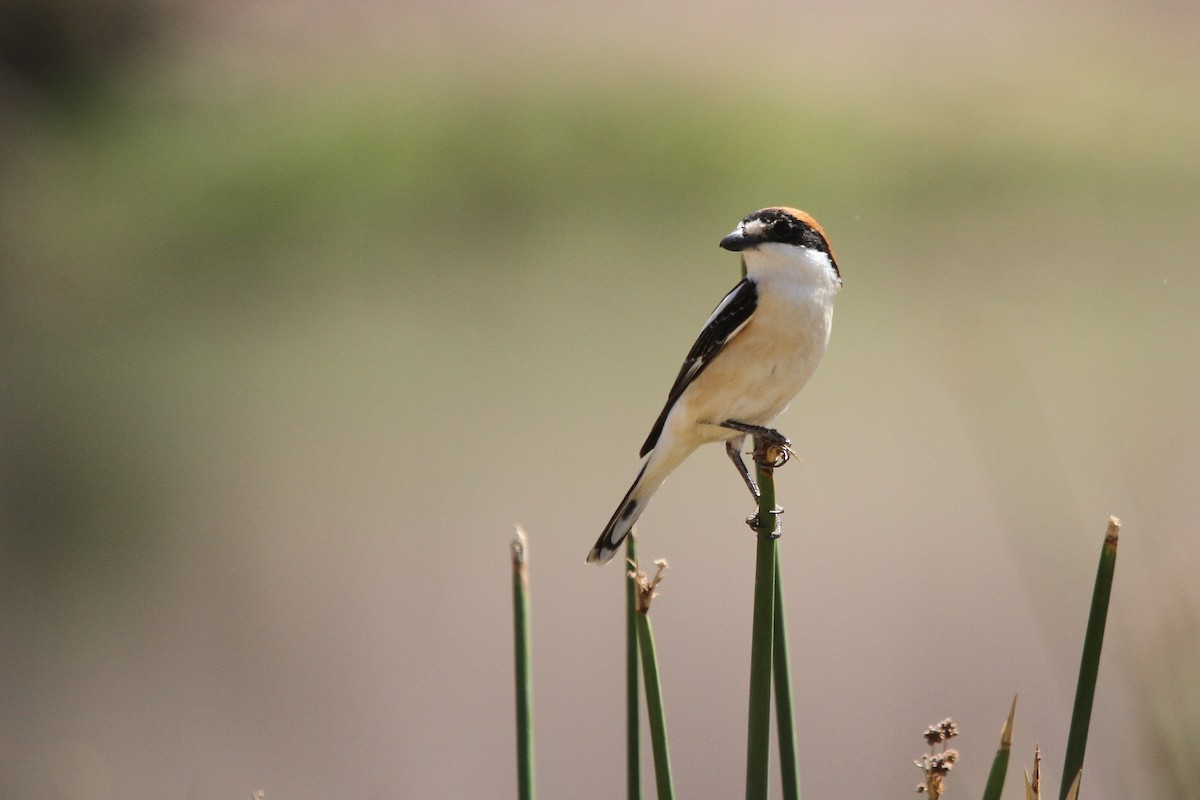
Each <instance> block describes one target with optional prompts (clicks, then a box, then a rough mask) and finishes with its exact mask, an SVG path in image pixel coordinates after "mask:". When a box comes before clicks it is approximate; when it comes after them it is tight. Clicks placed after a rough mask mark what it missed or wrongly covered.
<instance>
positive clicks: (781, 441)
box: [754, 431, 792, 469]
mask: <svg viewBox="0 0 1200 800" xmlns="http://www.w3.org/2000/svg"><path fill="white" fill-rule="evenodd" d="M755 442H756V446H755V448H754V463H756V464H758V465H759V466H760V467H763V468H765V469H778V468H779V467H782V466H783V465H784V464H786V463H787V462H788V461H789V460H790V459H791V457H792V443H791V441H790V440H789V439H788V438H787V437H786V436H784V435H783V434H782V433H779V432H778V431H770V432H768V433H763V434H760V435H759V436H758V437H757V438H756V439H755Z"/></svg>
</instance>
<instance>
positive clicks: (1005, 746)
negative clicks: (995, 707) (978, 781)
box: [983, 695, 1017, 800]
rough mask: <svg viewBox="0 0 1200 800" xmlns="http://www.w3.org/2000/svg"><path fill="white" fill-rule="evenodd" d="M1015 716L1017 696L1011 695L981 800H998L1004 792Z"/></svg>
mask: <svg viewBox="0 0 1200 800" xmlns="http://www.w3.org/2000/svg"><path fill="white" fill-rule="evenodd" d="M1016 716H1017V696H1016V695H1013V701H1012V708H1010V709H1009V710H1008V719H1006V720H1005V721H1004V726H1003V727H1001V728H1000V747H998V748H997V749H996V757H995V758H993V759H992V771H991V772H989V773H988V779H987V784H986V785H985V786H984V787H983V800H1000V794H1001V792H1003V791H1004V776H1005V775H1006V774H1007V773H1008V758H1009V756H1010V755H1011V754H1012V736H1013V720H1015V719H1016Z"/></svg>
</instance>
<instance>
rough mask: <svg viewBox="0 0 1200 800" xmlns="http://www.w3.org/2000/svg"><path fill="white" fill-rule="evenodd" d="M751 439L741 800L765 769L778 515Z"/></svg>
mask: <svg viewBox="0 0 1200 800" xmlns="http://www.w3.org/2000/svg"><path fill="white" fill-rule="evenodd" d="M767 456H769V454H763V453H762V450H761V447H760V446H759V441H758V439H757V437H756V438H755V447H754V461H755V465H756V466H757V472H758V476H757V477H758V488H759V491H760V493H761V494H760V495H759V498H758V553H757V563H756V565H755V568H754V621H753V625H752V629H751V636H752V642H751V645H750V714H749V717H750V720H749V730H748V733H747V737H746V800H766V798H767V792H768V789H769V778H770V767H771V660H772V655H771V653H772V639H773V637H774V632H775V562H776V559H777V557H778V549H779V539H778V535H779V534H778V528H777V525H778V521H779V518H778V515H777V514H775V513H772V512H774V510H775V470H774V468H773V467H771V466H770V464H772V463H774V459H770V460H768V457H767Z"/></svg>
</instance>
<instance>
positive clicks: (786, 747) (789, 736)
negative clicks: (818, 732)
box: [771, 553, 800, 800]
mask: <svg viewBox="0 0 1200 800" xmlns="http://www.w3.org/2000/svg"><path fill="white" fill-rule="evenodd" d="M783 608H784V606H783V584H782V583H781V582H780V580H779V555H778V553H776V556H775V640H774V642H773V646H772V648H771V650H772V661H773V662H774V669H773V674H774V678H775V733H776V738H777V739H778V741H779V775H780V777H781V778H782V781H783V798H784V800H800V769H799V767H798V765H797V757H796V721H795V719H794V718H793V716H792V667H791V663H790V661H789V658H788V644H787V620H786V618H785V617H784V613H783Z"/></svg>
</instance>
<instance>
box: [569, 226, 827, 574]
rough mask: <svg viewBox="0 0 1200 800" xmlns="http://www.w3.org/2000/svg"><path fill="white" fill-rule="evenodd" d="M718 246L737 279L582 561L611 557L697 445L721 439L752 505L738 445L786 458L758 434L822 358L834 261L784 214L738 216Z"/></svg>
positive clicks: (822, 242) (778, 439)
mask: <svg viewBox="0 0 1200 800" xmlns="http://www.w3.org/2000/svg"><path fill="white" fill-rule="evenodd" d="M720 246H721V247H722V248H724V249H725V250H729V251H732V252H735V253H739V254H740V255H741V258H742V264H743V266H744V277H743V278H742V280H741V281H740V282H739V283H738V284H737V285H736V286H734V287H733V289H731V290H730V291H729V293H728V294H726V295H725V297H724V299H723V300H721V302H720V303H718V304H717V307H716V308H715V309H714V310H713V312H712V314H710V315H709V317H708V321H707V322H705V323H704V327H703V328H702V329H701V331H700V335H699V336H698V337H697V338H696V343H695V344H693V345H692V348H691V350H689V351H688V354H687V356H686V358H684V361H683V366H682V367H680V369H679V374H678V376H677V377H676V378H675V383H674V384H672V386H671V390H670V392H668V394H667V402H666V404H665V405H664V406H663V409H662V412H661V413H660V414H659V415H658V419H656V420H655V421H654V425H653V426H652V427H651V429H650V435H649V436H647V437H646V441H645V443H644V444H643V445H642V449H641V452H640V455H641V456H642V457H643V461H642V465H641V469H639V470H638V474H637V478H636V479H634V481H633V485H632V486H630V487H629V491H628V492H626V493H625V497H623V498H622V499H621V502H620V504H619V505H618V506H617V509H616V511H614V512H613V515H612V518H611V519H610V520H609V521H608V524H607V525H606V526H605V527H604V532H603V533H601V534H600V538H599V539H597V540H596V544H595V546H593V547H592V550H591V552H590V553H588V557H587V560H588V562H589V563H598V564H606V563H608V562H609V561H610V560H611V559H612V557H613V555H614V554H615V553H616V551H617V549H618V548H619V547H620V546H621V542H623V541H624V540H625V537H626V536H628V535H629V531H630V530H631V529H632V528H633V525H634V523H635V522H637V519H638V517H639V516H641V514H642V512H643V511H645V510H646V505H647V503H649V502H650V498H651V497H652V496H653V495H654V493H655V492H657V491H658V489H659V487H661V486H662V484H663V482H664V481H665V480H666V479H667V477H668V476H669V475H670V474H671V473H672V472H673V471H674V470H675V468H676V467H678V466H679V465H680V464H682V463H683V462H684V460H685V459H687V457H688V456H690V455H691V454H692V453H693V452H694V451H695V450H696V449H697V448H698V447H700V445H702V444H707V443H710V442H720V441H724V442H725V451H726V453H727V454H728V455H729V457H730V459H732V461H733V463H734V464H735V465H736V466H737V468H738V472H739V474H740V475H741V476H742V479H743V480H744V481H745V483H746V486H747V487H748V488H749V489H750V493H751V494H752V495H754V496H755V498H757V497H758V496H759V491H758V487H757V486H756V485H755V484H754V481H753V479H752V478H751V477H750V473H749V470H748V468H747V467H746V464H745V462H744V461H743V460H742V455H741V448H742V446H743V444H744V442H745V440H746V437H747V436H749V435H754V436H760V437H765V438H766V439H768V440H770V441H771V442H773V443H774V444H775V445H776V446H777V447H781V448H783V449H782V450H781V452H783V453H784V454H785V456H786V453H787V450H786V446H787V445H788V444H789V442H788V440H787V439H786V438H785V437H783V436H782V435H781V434H779V433H778V432H777V431H775V430H772V429H771V428H769V427H767V426H769V425H770V424H771V423H772V422H773V421H774V420H775V418H776V417H778V416H779V415H780V414H781V413H783V411H784V409H786V408H787V406H788V404H789V403H791V401H792V399H793V398H794V397H795V396H796V394H797V393H798V392H799V391H800V389H801V388H802V387H803V386H804V384H805V383H807V382H808V379H809V378H810V377H812V374H813V372H814V371H815V370H816V368H817V365H818V364H819V363H820V361H821V357H822V356H823V355H824V354H825V349H826V347H827V346H828V344H829V332H830V328H831V326H832V324H833V300H834V297H835V296H836V295H837V293H838V290H839V289H840V288H841V286H842V277H841V272H840V271H839V269H838V264H837V259H836V258H835V256H834V252H833V248H832V247H830V245H829V239H828V237H827V236H826V235H825V231H824V230H823V229H822V228H821V226H820V224H818V223H817V221H816V220H815V219H813V218H812V217H811V216H809V215H808V214H807V213H805V212H803V211H800V210H798V209H795V208H789V207H786V206H773V207H770V208H764V209H760V210H758V211H755V212H753V213H752V214H749V215H747V216H746V217H745V218H744V219H742V221H741V222H740V223H738V226H737V227H736V228H735V229H734V230H733V231H732V232H731V233H729V235H727V236H725V237H724V238H723V239H721V241H720Z"/></svg>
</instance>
